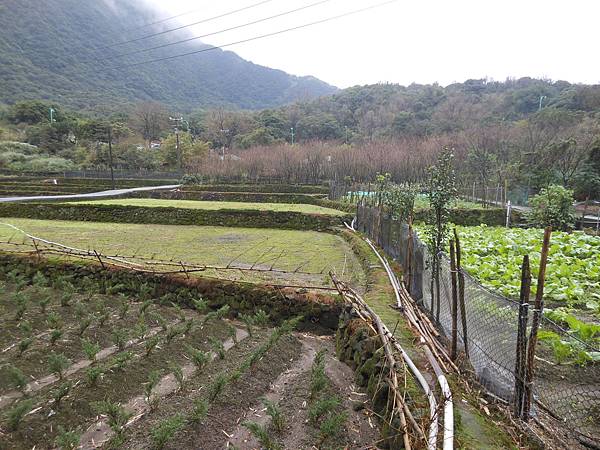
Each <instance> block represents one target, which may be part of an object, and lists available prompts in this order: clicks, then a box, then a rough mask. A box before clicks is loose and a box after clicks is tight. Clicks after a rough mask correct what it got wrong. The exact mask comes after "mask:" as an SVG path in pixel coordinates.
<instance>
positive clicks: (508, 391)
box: [356, 204, 600, 445]
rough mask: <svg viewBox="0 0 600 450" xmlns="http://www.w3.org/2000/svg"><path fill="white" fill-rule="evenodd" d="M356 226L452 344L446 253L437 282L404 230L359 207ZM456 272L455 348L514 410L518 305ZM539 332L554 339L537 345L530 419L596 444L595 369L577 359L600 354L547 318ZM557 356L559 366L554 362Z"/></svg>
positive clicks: (599, 374) (599, 410) (522, 345)
mask: <svg viewBox="0 0 600 450" xmlns="http://www.w3.org/2000/svg"><path fill="white" fill-rule="evenodd" d="M356 228H357V229H358V230H359V231H361V232H363V233H364V234H366V235H367V236H369V237H370V238H371V240H373V241H374V242H376V243H377V244H378V245H379V246H380V247H381V248H383V249H384V251H385V252H386V253H387V255H389V256H390V257H391V258H393V259H394V260H395V261H396V262H398V263H399V264H400V265H401V266H402V267H403V272H404V281H405V283H406V285H407V289H408V290H409V292H410V293H411V296H412V297H413V298H414V299H415V300H416V301H417V303H418V304H419V306H420V307H421V309H423V310H424V311H426V312H427V314H428V315H429V316H430V317H431V318H432V319H433V321H434V322H435V323H436V325H437V326H438V328H439V329H440V331H441V332H442V333H443V335H444V336H445V337H446V338H448V339H450V338H451V334H452V311H453V310H452V304H453V303H452V301H453V295H452V277H453V272H452V270H451V264H450V259H449V258H448V257H447V256H446V255H445V254H443V255H441V257H440V270H439V284H438V283H435V274H434V271H433V270H432V258H431V255H430V253H429V251H428V248H427V246H426V245H425V244H424V243H423V242H422V241H421V240H420V239H419V237H418V236H417V235H416V233H414V232H412V230H411V228H409V226H408V225H406V224H404V223H400V222H399V221H396V220H393V219H391V218H389V217H387V216H386V215H385V214H383V213H382V212H381V210H380V209H379V208H374V207H370V206H367V205H365V204H360V205H359V206H358V208H357V219H356ZM455 273H456V272H455ZM460 273H461V274H462V276H463V278H464V322H463V320H460V319H459V320H458V321H457V325H456V333H457V346H458V348H459V349H460V350H462V351H463V352H465V353H466V356H467V357H468V360H469V362H470V364H471V365H472V367H473V370H474V372H475V375H476V377H477V379H478V381H479V382H480V383H481V384H482V385H483V386H484V387H485V388H486V389H487V390H488V391H489V392H491V393H493V394H494V395H496V396H497V397H500V398H502V399H504V400H506V401H507V402H510V403H511V404H514V403H515V402H516V399H517V398H520V396H519V394H518V393H516V392H515V389H519V386H521V388H522V387H523V386H524V383H525V381H526V380H525V379H524V378H523V377H524V375H523V373H522V371H520V370H519V367H522V366H520V365H519V364H517V357H518V354H519V352H520V353H521V355H523V358H524V355H525V351H526V342H524V341H523V340H522V339H517V335H518V332H519V315H520V313H519V311H520V305H519V302H517V301H515V300H513V299H510V298H507V297H504V296H502V295H499V294H497V293H495V292H492V291H490V290H489V289H487V288H485V287H484V286H482V285H481V284H480V283H479V282H478V281H477V280H476V279H475V278H474V277H473V276H471V275H470V274H469V273H467V272H465V271H461V272H460ZM438 291H439V292H438ZM532 309H533V307H531V308H529V315H528V318H527V319H524V320H525V322H524V324H523V325H525V327H523V332H524V331H526V330H529V329H530V327H531V316H532V314H531V310H532ZM526 310H527V306H525V311H526ZM459 316H460V314H459ZM460 318H461V319H462V318H463V316H460ZM463 324H464V325H463ZM540 330H542V331H544V332H549V331H552V333H554V334H551V333H546V334H545V337H546V336H548V335H552V336H555V337H554V338H553V339H551V340H547V339H543V340H540V342H539V343H538V345H537V347H536V358H535V372H534V378H533V387H532V394H533V395H532V397H533V399H532V400H533V402H532V405H531V410H530V412H531V414H533V415H535V414H537V413H538V411H539V410H540V409H543V410H545V412H547V413H548V414H550V415H551V416H553V417H554V418H555V419H556V420H558V421H560V422H562V423H564V424H565V425H567V426H568V427H569V428H570V429H572V430H573V431H575V432H576V434H577V436H578V438H579V439H584V440H586V441H588V442H594V443H595V444H596V445H597V444H599V443H600V367H599V365H598V363H593V362H592V361H589V360H588V361H585V359H586V357H585V356H582V354H583V355H600V353H598V349H595V348H593V347H592V346H590V345H589V344H588V343H585V342H583V341H581V340H579V339H578V338H577V337H576V336H575V335H574V334H573V333H572V332H569V331H567V330H564V329H563V328H561V327H560V326H559V325H557V324H556V323H554V322H552V321H551V320H549V319H547V318H542V321H541V326H540ZM465 343H466V345H465ZM518 346H519V347H518ZM560 351H562V352H563V356H564V360H563V361H560V360H558V361H557V352H560ZM558 356H559V357H560V353H559V354H558ZM577 358H583V361H582V360H580V361H577ZM522 361H524V359H523V360H522ZM517 381H520V383H518V382H517Z"/></svg>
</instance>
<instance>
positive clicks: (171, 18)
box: [125, 9, 203, 31]
mask: <svg viewBox="0 0 600 450" xmlns="http://www.w3.org/2000/svg"><path fill="white" fill-rule="evenodd" d="M199 11H203V9H192V10H190V11H187V12H184V13H181V14H176V15H174V16H171V17H166V18H164V19H160V20H157V21H155V22H149V23H145V24H143V25H139V26H137V27H134V28H129V29H128V30H125V31H136V30H140V29H142V28H146V27H151V26H153V25H158V24H161V23H164V22H168V21H169V20H173V19H177V18H179V17H183V16H187V15H188V14H193V13H196V12H199Z"/></svg>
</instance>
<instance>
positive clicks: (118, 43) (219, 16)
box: [95, 0, 273, 50]
mask: <svg viewBox="0 0 600 450" xmlns="http://www.w3.org/2000/svg"><path fill="white" fill-rule="evenodd" d="M272 1H273V0H262V1H260V2H258V3H253V4H252V5H248V6H244V7H243V8H239V9H235V10H233V11H228V12H226V13H223V14H219V15H217V16H213V17H209V18H207V19H202V20H199V21H198V22H194V23H190V24H188V25H182V26H180V27H176V28H171V29H169V30H164V31H159V32H158V33H152V34H147V35H145V36H141V37H138V38H135V39H129V40H128V41H122V42H117V43H116V44H112V45H106V46H104V47H99V48H97V49H95V50H104V49H107V48H113V47H119V46H121V45H125V44H130V43H132V42H138V41H143V40H144V39H149V38H151V37H154V36H160V35H162V34H167V33H171V32H173V31H177V30H182V29H184V28H188V27H192V26H194V25H199V24H201V23H206V22H210V21H212V20H216V19H221V18H222V17H227V16H230V15H232V14H236V13H239V12H242V11H246V10H248V9H252V8H256V7H257V6H260V5H264V4H265V3H269V2H272Z"/></svg>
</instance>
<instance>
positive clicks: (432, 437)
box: [352, 228, 453, 450]
mask: <svg viewBox="0 0 600 450" xmlns="http://www.w3.org/2000/svg"><path fill="white" fill-rule="evenodd" d="M352 229H353V228H352ZM365 242H366V243H367V244H368V245H369V247H371V249H372V250H373V252H374V253H375V255H377V258H379V261H380V262H381V264H382V265H383V267H384V269H385V271H386V272H387V274H388V278H389V279H390V283H391V284H392V287H393V288H394V294H395V296H396V304H397V305H398V306H401V304H402V302H401V300H400V289H399V286H398V284H397V283H398V280H397V278H396V276H395V275H394V273H393V272H392V269H391V267H390V266H389V264H388V263H387V261H386V260H385V259H384V258H383V257H382V256H381V255H380V254H379V252H378V251H377V249H376V248H375V246H374V245H373V244H372V243H371V241H370V240H369V239H365ZM384 327H385V324H384ZM385 328H386V332H387V333H388V334H389V335H390V336H391V333H390V332H389V330H388V329H387V327H385ZM394 346H395V347H396V349H397V350H398V351H399V352H400V354H401V355H402V359H403V360H404V361H405V362H406V365H407V366H408V367H409V369H410V371H411V372H412V373H413V375H414V376H415V378H416V379H417V380H418V382H419V384H420V385H421V388H422V389H423V391H424V392H425V394H426V395H427V399H428V400H429V419H430V425H429V440H428V442H427V448H428V449H429V450H435V449H436V448H437V434H438V422H437V402H436V400H435V396H434V395H433V392H432V391H431V389H430V388H429V384H427V381H426V380H425V378H424V377H423V374H422V373H421V371H420V370H419V369H418V368H417V366H416V365H415V364H414V363H413V361H412V359H411V358H410V356H408V354H407V353H406V352H405V351H404V349H403V348H402V347H401V346H400V344H398V342H397V341H395V340H394ZM427 350H429V349H427ZM444 380H445V378H444ZM446 384H447V383H446ZM444 439H445V437H444ZM452 441H453V439H452Z"/></svg>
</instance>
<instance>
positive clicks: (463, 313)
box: [454, 228, 469, 359]
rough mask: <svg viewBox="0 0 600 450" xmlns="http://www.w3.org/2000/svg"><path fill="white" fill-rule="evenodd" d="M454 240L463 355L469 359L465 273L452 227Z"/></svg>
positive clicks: (456, 235)
mask: <svg viewBox="0 0 600 450" xmlns="http://www.w3.org/2000/svg"><path fill="white" fill-rule="evenodd" d="M454 242H455V245H456V272H457V274H458V304H459V305H460V319H461V323H462V331H463V344H464V347H465V355H466V357H467V359H469V340H468V333H467V308H466V306H465V274H464V273H463V272H462V265H461V248H460V239H459V238H458V232H457V231H456V228H455V229H454Z"/></svg>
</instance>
